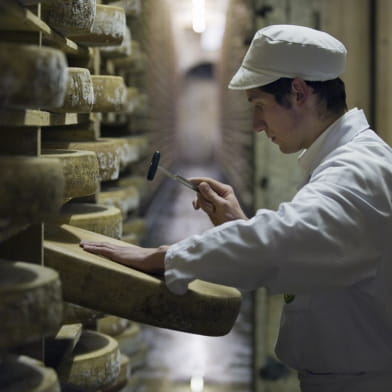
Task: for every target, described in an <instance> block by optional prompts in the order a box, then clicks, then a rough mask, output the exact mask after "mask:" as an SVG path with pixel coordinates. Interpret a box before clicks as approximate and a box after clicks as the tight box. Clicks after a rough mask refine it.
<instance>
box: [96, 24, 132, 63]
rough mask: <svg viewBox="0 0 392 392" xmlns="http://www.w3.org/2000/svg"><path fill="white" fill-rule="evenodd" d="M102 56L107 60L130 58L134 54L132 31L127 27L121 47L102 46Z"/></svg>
mask: <svg viewBox="0 0 392 392" xmlns="http://www.w3.org/2000/svg"><path fill="white" fill-rule="evenodd" d="M100 51H101V54H102V56H103V57H105V58H115V57H125V56H130V54H131V52H132V38H131V30H130V29H129V28H128V27H126V28H125V33H124V39H123V41H122V43H121V45H119V46H102V47H101V48H100Z"/></svg>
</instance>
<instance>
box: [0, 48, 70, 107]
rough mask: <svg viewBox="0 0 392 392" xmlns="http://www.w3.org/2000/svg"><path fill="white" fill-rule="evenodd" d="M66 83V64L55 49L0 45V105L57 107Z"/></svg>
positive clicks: (61, 101)
mask: <svg viewBox="0 0 392 392" xmlns="http://www.w3.org/2000/svg"><path fill="white" fill-rule="evenodd" d="M66 83H67V61H66V58H65V55H64V53H63V52H61V51H60V50H57V49H52V48H47V47H39V46H34V45H19V44H6V43H0V105H2V106H11V107H17V108H30V109H35V108H40V107H53V108H55V107H59V106H61V105H62V104H63V101H64V96H65V90H66Z"/></svg>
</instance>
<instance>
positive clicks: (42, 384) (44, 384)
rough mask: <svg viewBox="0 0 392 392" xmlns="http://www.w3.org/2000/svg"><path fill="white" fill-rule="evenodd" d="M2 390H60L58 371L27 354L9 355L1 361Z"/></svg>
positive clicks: (0, 386)
mask: <svg viewBox="0 0 392 392" xmlns="http://www.w3.org/2000/svg"><path fill="white" fill-rule="evenodd" d="M0 370H1V371H0V391H1V392H60V391H61V388H60V384H59V382H58V379H57V375H56V372H55V371H54V370H53V369H50V368H47V367H44V366H43V365H42V364H41V363H40V362H38V361H37V360H35V359H32V358H29V357H26V356H15V355H8V356H6V357H5V358H4V359H3V360H2V361H1V363H0Z"/></svg>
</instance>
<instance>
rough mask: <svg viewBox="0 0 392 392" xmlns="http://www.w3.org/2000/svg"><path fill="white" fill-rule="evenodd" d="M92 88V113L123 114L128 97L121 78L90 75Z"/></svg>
mask: <svg viewBox="0 0 392 392" xmlns="http://www.w3.org/2000/svg"><path fill="white" fill-rule="evenodd" d="M91 78H92V81H93V86H94V96H95V100H94V105H93V112H123V111H125V110H126V108H127V103H128V95H127V88H126V86H125V83H124V79H123V78H122V77H121V76H109V75H92V76H91Z"/></svg>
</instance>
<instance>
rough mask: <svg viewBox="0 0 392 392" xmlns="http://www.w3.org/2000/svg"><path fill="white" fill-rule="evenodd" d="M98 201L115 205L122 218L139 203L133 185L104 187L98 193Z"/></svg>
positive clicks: (138, 197) (137, 194) (137, 193)
mask: <svg viewBox="0 0 392 392" xmlns="http://www.w3.org/2000/svg"><path fill="white" fill-rule="evenodd" d="M98 202H99V203H100V204H104V205H107V206H114V207H117V208H118V209H119V210H120V211H121V213H122V216H123V217H124V218H126V216H127V215H128V213H129V212H131V211H134V210H136V209H137V208H138V207H139V205H140V196H139V192H138V191H137V189H136V188H135V187H134V186H127V187H121V188H120V187H105V188H102V189H101V192H99V194H98Z"/></svg>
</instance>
